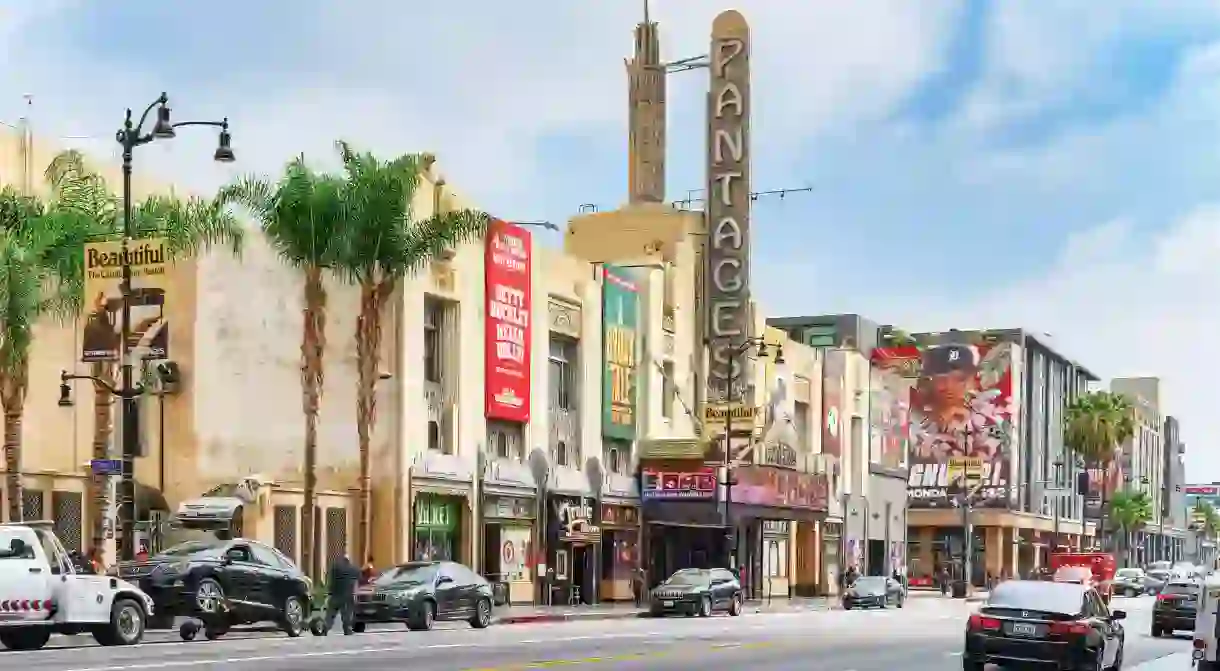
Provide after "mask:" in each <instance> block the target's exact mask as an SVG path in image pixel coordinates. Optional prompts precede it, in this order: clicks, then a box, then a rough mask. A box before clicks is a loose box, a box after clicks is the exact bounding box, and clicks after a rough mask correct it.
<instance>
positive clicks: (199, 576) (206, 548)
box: [111, 538, 311, 640]
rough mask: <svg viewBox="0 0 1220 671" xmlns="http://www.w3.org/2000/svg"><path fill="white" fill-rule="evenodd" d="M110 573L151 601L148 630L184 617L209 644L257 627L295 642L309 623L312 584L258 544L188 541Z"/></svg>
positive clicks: (190, 632) (190, 631)
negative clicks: (271, 628)
mask: <svg viewBox="0 0 1220 671" xmlns="http://www.w3.org/2000/svg"><path fill="white" fill-rule="evenodd" d="M111 570H112V572H113V573H117V575H118V576H119V577H121V578H123V579H125V580H129V581H131V582H134V583H137V584H138V585H139V586H140V588H141V589H143V590H144V591H145V592H146V593H147V594H148V595H149V596H150V597H152V599H153V604H154V607H153V613H154V614H155V616H154V618H153V619H152V620H151V621H150V622H149V623H148V628H149V629H169V628H171V627H173V626H174V617H175V616H180V617H192V618H199V619H200V620H202V621H203V626H204V634H205V636H206V637H207V638H208V639H216V638H219V637H221V636H223V635H224V634H225V633H226V632H227V631H228V630H229V629H230V628H231V627H233V626H234V625H241V624H254V623H257V622H274V623H276V624H277V625H279V627H280V629H282V630H283V631H284V632H285V633H286V634H288V635H289V636H292V637H296V636H300V635H301V633H302V632H303V631H304V628H305V626H306V625H307V624H308V619H309V609H310V598H309V597H310V591H311V583H310V581H309V579H308V578H307V577H305V575H304V574H303V573H301V571H300V570H299V569H298V568H297V567H296V564H294V563H293V562H292V560H290V559H288V558H287V557H285V556H284V555H283V554H281V553H280V552H279V551H278V550H276V549H275V548H272V547H268V546H266V545H263V544H262V543H259V542H257V541H252V540H249V539H245V538H237V539H232V540H210V541H208V540H204V541H188V542H186V543H182V544H180V545H175V546H173V547H171V548H168V549H166V550H164V551H162V552H160V553H159V554H157V555H155V556H153V557H152V558H150V559H149V560H148V561H145V562H122V563H120V564H118V565H117V566H116V567H115V568H113V569H111ZM198 629H199V627H198V626H197V625H195V624H194V623H190V622H188V623H187V624H184V625H182V628H181V630H180V633H181V634H182V638H183V639H186V640H190V639H192V638H194V637H195V633H196V632H197V631H198Z"/></svg>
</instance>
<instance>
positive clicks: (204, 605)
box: [195, 578, 225, 615]
mask: <svg viewBox="0 0 1220 671" xmlns="http://www.w3.org/2000/svg"><path fill="white" fill-rule="evenodd" d="M224 602H225V591H224V589H223V588H222V587H221V586H220V583H218V582H216V580H215V579H214V578H204V579H203V580H200V581H199V585H198V586H197V587H196V588H195V608H196V610H198V611H199V612H201V613H207V614H209V615H215V614H217V613H220V612H222V611H223V609H224Z"/></svg>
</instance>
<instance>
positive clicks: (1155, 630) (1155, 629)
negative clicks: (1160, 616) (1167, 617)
mask: <svg viewBox="0 0 1220 671" xmlns="http://www.w3.org/2000/svg"><path fill="white" fill-rule="evenodd" d="M1164 633H1165V630H1164V629H1161V628H1160V627H1158V626H1156V625H1155V624H1154V625H1152V637H1153V638H1160V637H1161V636H1162V635H1163V634H1164Z"/></svg>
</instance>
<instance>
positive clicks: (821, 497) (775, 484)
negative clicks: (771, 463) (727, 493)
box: [733, 466, 828, 510]
mask: <svg viewBox="0 0 1220 671" xmlns="http://www.w3.org/2000/svg"><path fill="white" fill-rule="evenodd" d="M733 479H734V480H735V481H736V484H735V485H733V503H747V504H754V505H760V506H775V507H780V508H801V509H805V510H826V504H827V497H828V487H827V482H826V476H825V475H820V474H815V473H798V472H796V471H789V470H787V469H783V468H769V467H767V466H742V467H739V468H734V469H733Z"/></svg>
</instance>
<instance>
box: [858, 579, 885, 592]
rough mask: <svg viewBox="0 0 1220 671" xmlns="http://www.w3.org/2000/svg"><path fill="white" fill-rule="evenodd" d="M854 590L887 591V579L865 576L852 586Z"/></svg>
mask: <svg viewBox="0 0 1220 671" xmlns="http://www.w3.org/2000/svg"><path fill="white" fill-rule="evenodd" d="M851 586H852V588H854V589H858V590H876V589H885V578H881V577H878V576H864V577H863V578H857V579H856V582H854V583H852V584H851Z"/></svg>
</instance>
